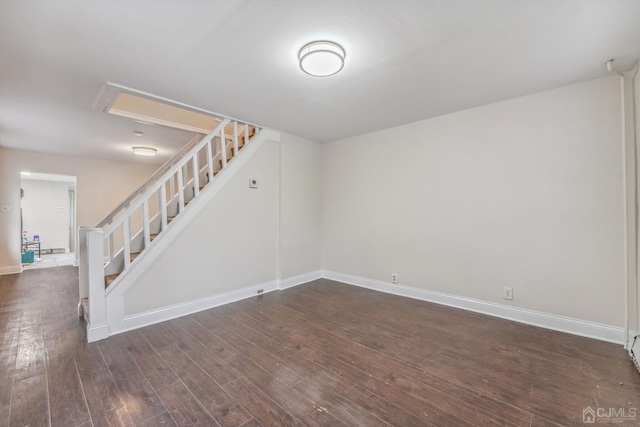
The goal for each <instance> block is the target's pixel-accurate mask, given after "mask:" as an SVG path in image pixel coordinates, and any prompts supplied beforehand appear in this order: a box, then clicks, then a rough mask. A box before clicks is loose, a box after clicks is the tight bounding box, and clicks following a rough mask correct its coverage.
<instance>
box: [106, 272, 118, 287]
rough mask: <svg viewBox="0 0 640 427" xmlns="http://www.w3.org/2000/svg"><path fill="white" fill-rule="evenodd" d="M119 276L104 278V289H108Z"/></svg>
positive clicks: (113, 275)
mask: <svg viewBox="0 0 640 427" xmlns="http://www.w3.org/2000/svg"><path fill="white" fill-rule="evenodd" d="M118 276H119V274H108V275H106V276H104V287H105V288H107V287H109V285H110V284H111V283H113V281H114V280H116V279H117V278H118Z"/></svg>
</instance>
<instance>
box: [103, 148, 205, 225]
mask: <svg viewBox="0 0 640 427" xmlns="http://www.w3.org/2000/svg"><path fill="white" fill-rule="evenodd" d="M205 138H206V137H205ZM198 141H201V138H200V135H196V136H194V137H193V138H191V140H190V141H189V142H188V143H187V144H185V145H184V146H183V147H182V148H181V149H180V151H178V152H177V153H176V154H175V155H174V156H173V157H171V158H170V159H169V160H167V161H166V162H164V163H163V164H162V166H160V167H159V168H158V169H157V170H156V171H155V172H154V174H153V175H151V177H150V178H149V179H147V180H146V181H145V182H144V183H143V184H142V185H141V186H139V187H138V188H136V189H135V190H134V191H133V192H132V193H131V194H130V195H129V197H127V198H126V199H125V200H124V201H123V202H122V203H120V204H119V205H118V206H117V207H116V208H115V209H113V210H112V211H111V212H109V213H108V214H107V215H106V216H105V217H104V218H102V220H100V222H98V224H96V226H95V228H102V227H104V226H105V225H108V224H110V223H111V222H112V221H113V218H114V217H115V216H116V215H117V214H118V213H119V212H120V211H121V210H122V209H123V208H126V207H128V206H129V204H130V203H131V201H132V200H133V199H135V198H136V197H138V196H139V195H140V194H142V193H143V192H144V191H145V190H146V189H147V188H148V187H149V185H151V184H153V183H154V182H155V181H157V180H158V179H159V178H160V176H161V175H162V174H163V173H164V172H165V171H166V170H167V169H168V168H170V167H171V166H172V165H173V164H174V163H175V162H177V161H179V160H180V159H181V158H182V157H183V155H184V153H185V152H186V151H188V150H189V149H190V148H192V147H193V146H194V145H196V144H197V143H198Z"/></svg>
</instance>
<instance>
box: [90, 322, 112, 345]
mask: <svg viewBox="0 0 640 427" xmlns="http://www.w3.org/2000/svg"><path fill="white" fill-rule="evenodd" d="M106 338H109V325H107V324H106V323H100V324H97V325H93V324H88V325H87V341H88V342H94V341H100V340H103V339H106Z"/></svg>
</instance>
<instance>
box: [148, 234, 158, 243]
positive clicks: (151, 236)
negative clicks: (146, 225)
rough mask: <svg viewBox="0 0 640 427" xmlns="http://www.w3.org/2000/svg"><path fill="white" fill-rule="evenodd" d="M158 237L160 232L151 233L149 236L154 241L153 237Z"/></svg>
mask: <svg viewBox="0 0 640 427" xmlns="http://www.w3.org/2000/svg"><path fill="white" fill-rule="evenodd" d="M156 237H158V233H156V234H151V235H150V236H149V239H150V240H151V241H153V239H155V238H156Z"/></svg>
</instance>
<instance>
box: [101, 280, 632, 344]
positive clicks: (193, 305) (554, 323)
mask: <svg viewBox="0 0 640 427" xmlns="http://www.w3.org/2000/svg"><path fill="white" fill-rule="evenodd" d="M321 278H325V279H329V280H333V281H336V282H340V283H344V284H347V285H353V286H359V287H362V288H367V289H371V290H374V291H379V292H385V293H388V294H392V295H398V296H403V297H407V298H413V299H418V300H422V301H427V302H432V303H436V304H441V305H446V306H449V307H455V308H460V309H463V310H469V311H474V312H476V313H482V314H486V315H489V316H494V317H499V318H502V319H507V320H512V321H515V322H519V323H524V324H527V325H533V326H539V327H542V328H546V329H551V330H555V331H560V332H566V333H569V334H573V335H579V336H583V337H588V338H594V339H597V340H601V341H607V342H612V343H616V344H623V343H624V329H623V328H620V327H616V326H610V325H603V324H600V323H594V322H588V321H585V320H580V319H573V318H569V317H563V316H558V315H554V314H548V313H542V312H539V311H534V310H527V309H523V308H517V307H510V306H506V305H502V304H496V303H491V302H486V301H480V300H475V299H471V298H465V297H460V296H456V295H450V294H445V293H442V292H435V291H428V290H425V289H419V288H414V287H410V286H404V285H397V284H392V283H388V282H383V281H380V280H374V279H367V278H365V277H360V276H354V275H350V274H343V273H337V272H334V271H323V270H317V271H312V272H309V273H304V274H300V275H297V276H293V277H288V278H286V279H282V280H280V281H278V280H272V281H269V282H264V283H261V284H259V285H255V286H249V287H246V288H243V289H239V290H236V291H231V292H226V293H223V294H218V295H212V296H209V297H205V298H201V299H198V300H194V301H189V302H184V303H180V304H176V305H172V306H169V307H163V308H159V309H156V310H150V311H147V312H144V313H137V314H133V315H130V316H124V317H123V318H122V321H121V322H118V323H119V324H116V325H114V324H111V331H110V332H111V333H110V335H115V334H119V333H121V332H126V331H130V330H133V329H137V328H142V327H145V326H149V325H153V324H155V323H160V322H164V321H166V320H171V319H174V318H177V317H181V316H186V315H188V314H192V313H197V312H199V311H203V310H208V309H210V308H214V307H218V306H221V305H225V304H229V303H232V302H236V301H240V300H243V299H246V298H251V297H254V296H256V295H258V290H259V289H262V292H261V294H266V293H269V292H273V291H277V290H285V289H289V288H292V287H294V286H298V285H302V284H305V283H309V282H312V281H314V280H318V279H321ZM100 332H103V331H100Z"/></svg>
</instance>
